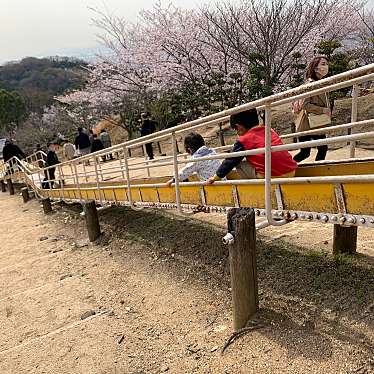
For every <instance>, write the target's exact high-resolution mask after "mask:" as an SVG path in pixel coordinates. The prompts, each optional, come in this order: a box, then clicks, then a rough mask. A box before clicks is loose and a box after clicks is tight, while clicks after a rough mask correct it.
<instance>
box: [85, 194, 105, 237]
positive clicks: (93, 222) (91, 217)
mask: <svg viewBox="0 0 374 374" xmlns="http://www.w3.org/2000/svg"><path fill="white" fill-rule="evenodd" d="M83 211H84V214H85V218H86V226H87V231H88V238H89V239H90V242H94V241H95V240H96V239H97V238H98V237H99V236H100V234H101V233H100V224H99V217H98V214H97V209H96V204H95V201H94V200H88V201H86V202H83Z"/></svg>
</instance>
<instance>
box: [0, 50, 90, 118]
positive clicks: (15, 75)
mask: <svg viewBox="0 0 374 374" xmlns="http://www.w3.org/2000/svg"><path fill="white" fill-rule="evenodd" d="M85 65H87V63H86V62H85V61H82V60H78V59H75V58H69V57H52V58H35V57H27V58H24V59H23V60H21V61H19V62H11V63H7V64H5V65H3V66H0V88H4V89H6V90H8V91H17V92H19V93H20V94H21V95H22V96H24V98H25V101H26V104H27V107H28V110H29V111H33V112H39V111H41V110H42V107H43V106H45V105H50V104H51V103H52V101H53V96H55V95H59V94H62V93H64V92H65V91H66V90H72V89H76V88H79V87H81V86H82V85H83V84H84V81H85V72H84V69H82V67H84V66H85Z"/></svg>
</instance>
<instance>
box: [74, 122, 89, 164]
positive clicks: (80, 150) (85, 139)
mask: <svg viewBox="0 0 374 374" xmlns="http://www.w3.org/2000/svg"><path fill="white" fill-rule="evenodd" d="M74 145H75V149H76V150H77V154H78V156H86V155H88V154H89V153H90V152H91V142H90V137H89V136H88V135H87V134H86V133H84V132H83V129H82V127H78V135H77V136H76V138H75V142H74ZM89 164H90V162H89V161H88V160H87V161H85V165H89Z"/></svg>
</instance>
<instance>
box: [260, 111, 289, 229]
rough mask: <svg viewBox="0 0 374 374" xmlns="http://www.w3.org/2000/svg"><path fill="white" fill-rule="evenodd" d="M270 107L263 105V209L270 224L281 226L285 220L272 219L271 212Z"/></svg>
mask: <svg viewBox="0 0 374 374" xmlns="http://www.w3.org/2000/svg"><path fill="white" fill-rule="evenodd" d="M271 189H272V188H271V108H270V105H267V106H266V107H265V209H266V218H267V220H268V222H269V223H270V224H271V225H274V226H281V225H284V224H285V223H286V222H287V221H285V220H282V221H274V219H273V216H272V213H271Z"/></svg>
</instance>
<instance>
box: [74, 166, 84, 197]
mask: <svg viewBox="0 0 374 374" xmlns="http://www.w3.org/2000/svg"><path fill="white" fill-rule="evenodd" d="M73 166H74V172H73V175H74V176H75V183H76V184H75V185H76V186H77V189H78V192H79V199H80V201H81V202H82V200H83V199H82V192H81V186H80V184H79V175H78V170H77V164H76V163H75V162H74V163H73Z"/></svg>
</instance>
